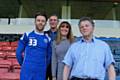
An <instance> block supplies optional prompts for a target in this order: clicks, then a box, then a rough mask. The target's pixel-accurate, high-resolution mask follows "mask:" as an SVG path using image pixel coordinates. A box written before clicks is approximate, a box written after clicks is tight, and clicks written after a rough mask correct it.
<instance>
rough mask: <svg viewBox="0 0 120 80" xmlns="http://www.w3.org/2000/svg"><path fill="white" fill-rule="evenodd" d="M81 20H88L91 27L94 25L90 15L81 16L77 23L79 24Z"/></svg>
mask: <svg viewBox="0 0 120 80" xmlns="http://www.w3.org/2000/svg"><path fill="white" fill-rule="evenodd" d="M82 21H89V22H90V23H91V24H92V26H93V27H94V26H95V23H94V21H93V20H92V19H91V18H90V17H81V18H80V20H79V23H78V25H79V26H80V23H81V22H82Z"/></svg>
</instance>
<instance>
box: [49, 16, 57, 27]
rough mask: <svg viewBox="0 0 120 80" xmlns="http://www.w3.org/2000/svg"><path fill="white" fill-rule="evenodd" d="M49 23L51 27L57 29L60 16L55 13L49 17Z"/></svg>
mask: <svg viewBox="0 0 120 80" xmlns="http://www.w3.org/2000/svg"><path fill="white" fill-rule="evenodd" d="M49 24H50V28H51V29H56V28H57V25H58V17H57V16H55V15H53V16H51V17H50V18H49Z"/></svg>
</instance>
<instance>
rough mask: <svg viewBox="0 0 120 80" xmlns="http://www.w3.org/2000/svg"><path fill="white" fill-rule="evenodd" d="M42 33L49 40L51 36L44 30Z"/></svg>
mask: <svg viewBox="0 0 120 80" xmlns="http://www.w3.org/2000/svg"><path fill="white" fill-rule="evenodd" d="M44 35H45V36H46V37H47V39H48V40H49V41H51V38H50V37H49V35H48V33H46V32H44Z"/></svg>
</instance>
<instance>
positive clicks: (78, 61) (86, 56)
mask: <svg viewBox="0 0 120 80" xmlns="http://www.w3.org/2000/svg"><path fill="white" fill-rule="evenodd" d="M63 62H64V63H65V64H66V65H68V66H69V67H70V68H72V69H71V74H70V77H72V76H74V77H80V78H83V77H91V78H97V79H99V80H104V77H105V72H106V70H107V69H108V67H109V65H110V64H111V63H114V62H115V61H114V59H113V55H112V53H111V50H110V47H109V46H108V45H107V44H106V43H105V42H104V41H101V40H98V39H96V38H94V37H93V39H92V41H91V42H85V40H84V39H83V38H81V39H80V41H78V42H75V43H74V44H72V45H71V47H70V48H69V50H68V52H67V54H66V56H65V58H64V60H63Z"/></svg>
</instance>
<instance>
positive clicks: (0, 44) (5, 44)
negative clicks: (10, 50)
mask: <svg viewBox="0 0 120 80" xmlns="http://www.w3.org/2000/svg"><path fill="white" fill-rule="evenodd" d="M0 46H10V42H0Z"/></svg>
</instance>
